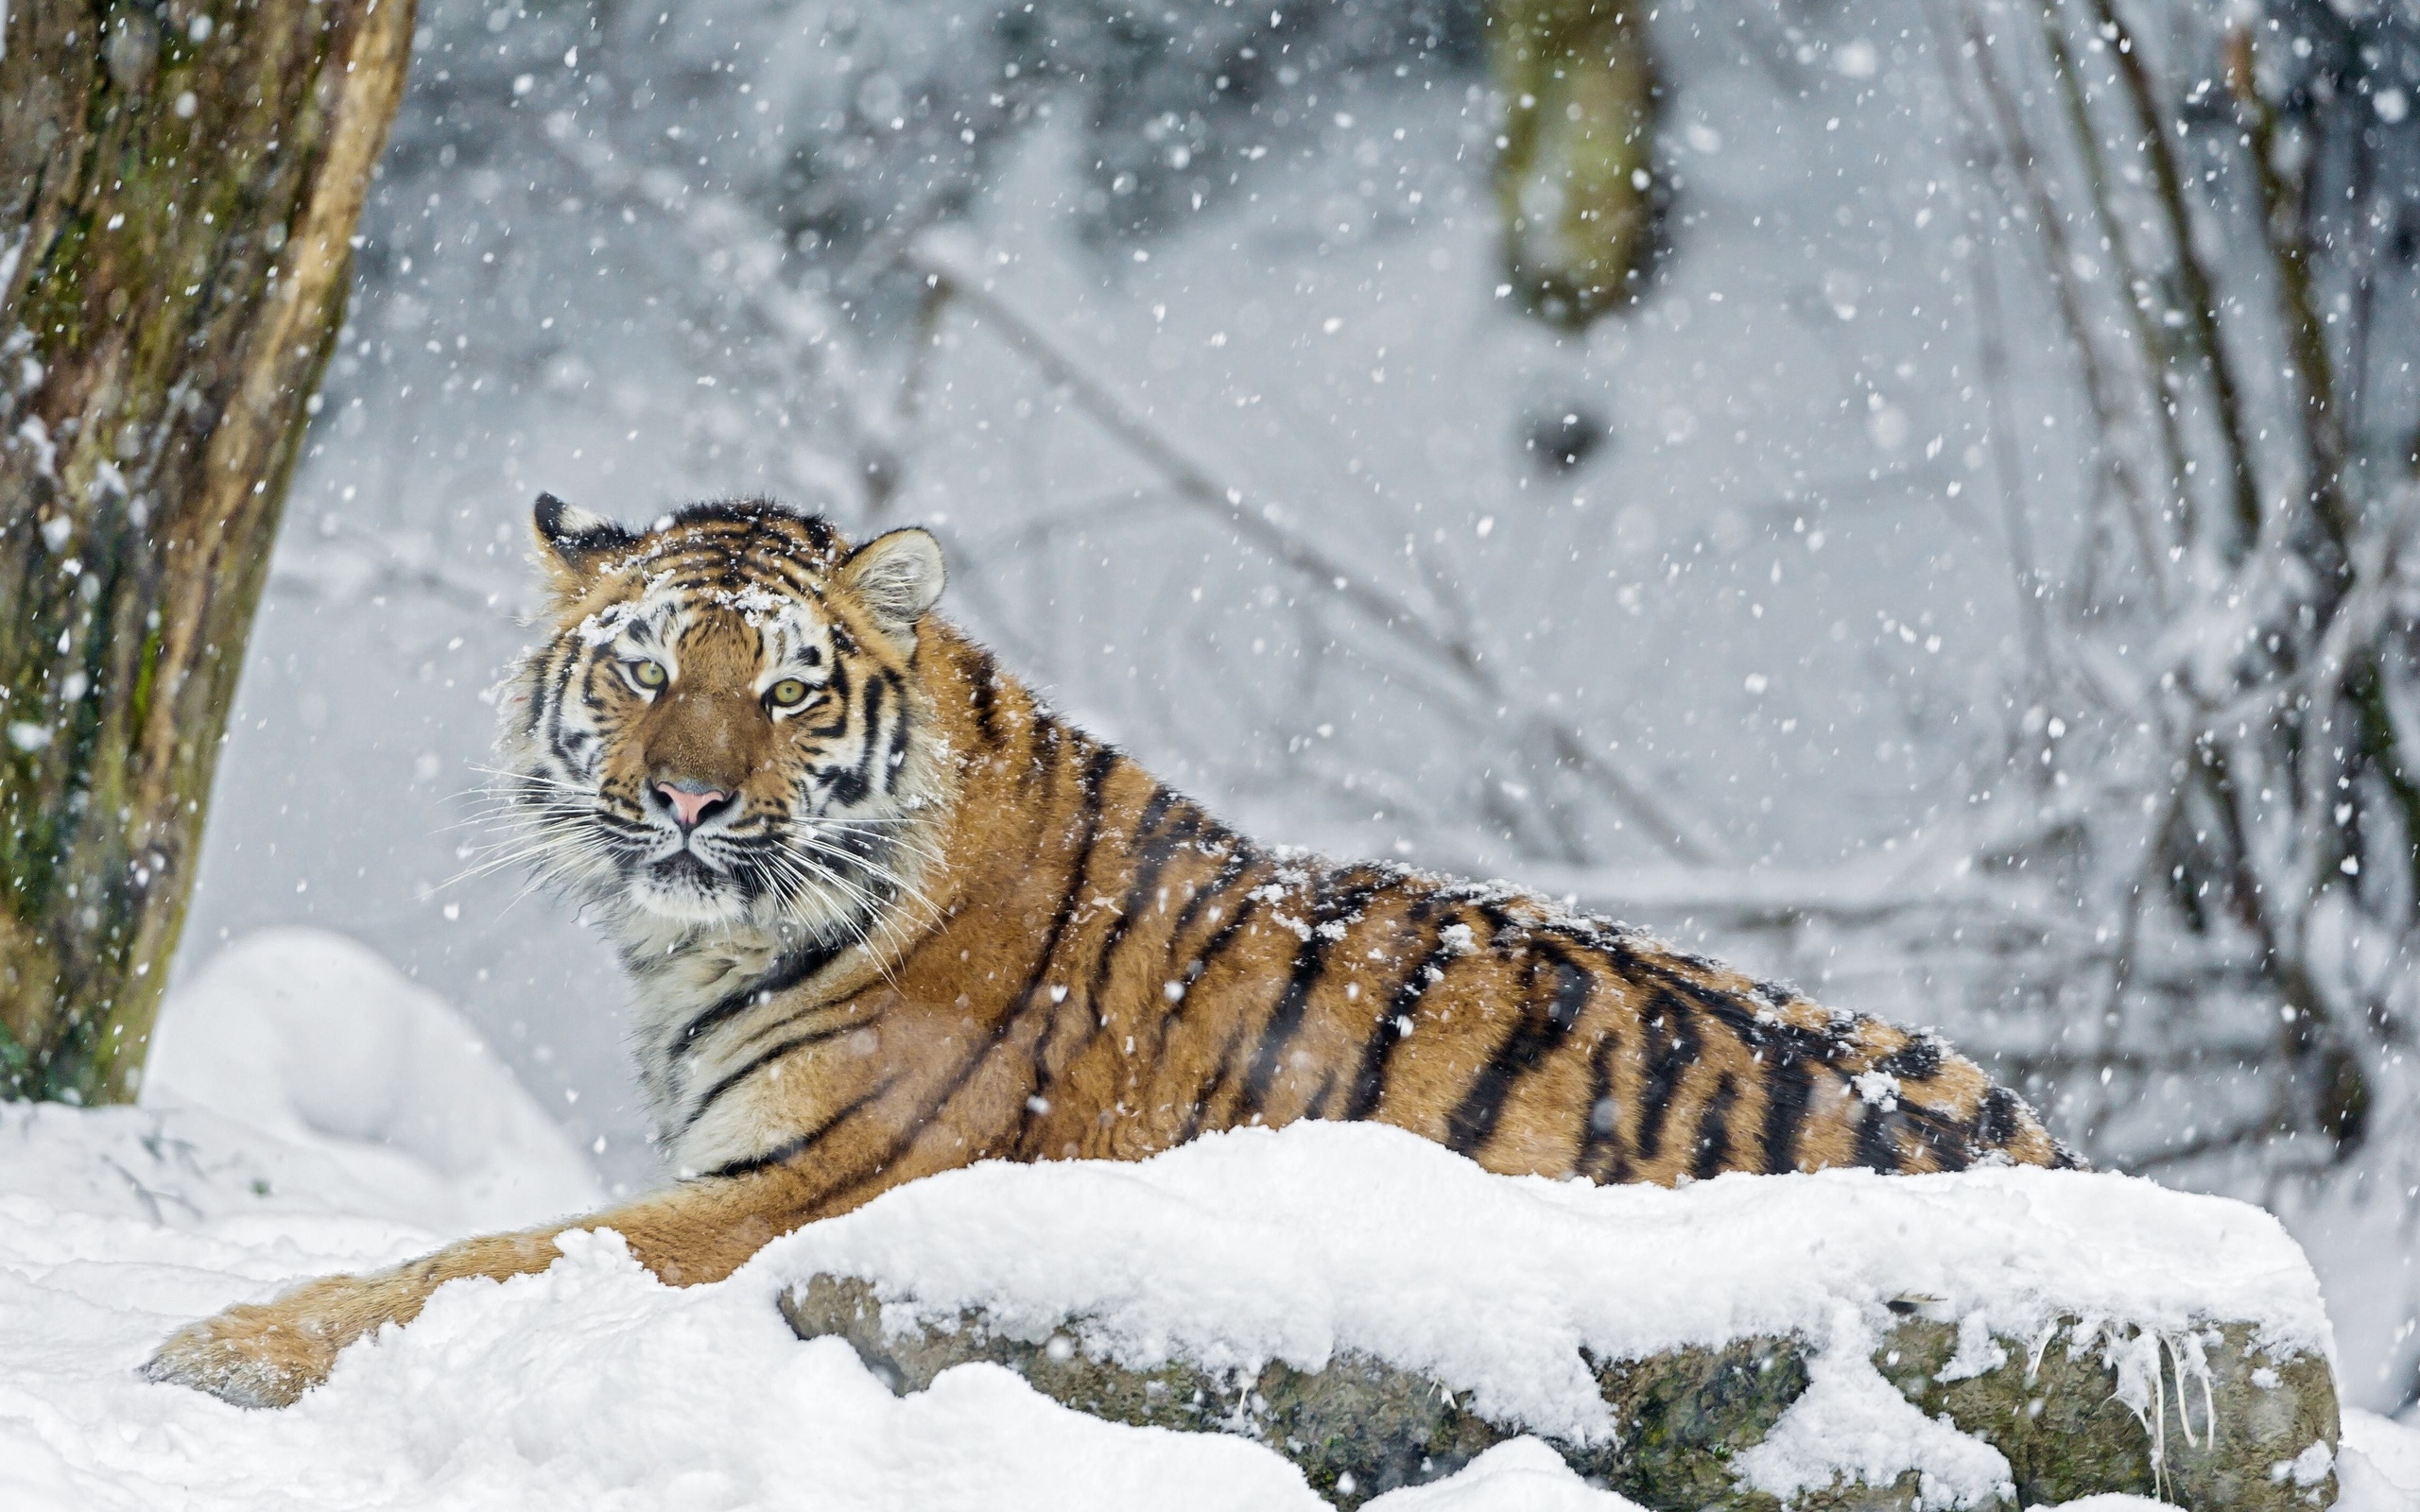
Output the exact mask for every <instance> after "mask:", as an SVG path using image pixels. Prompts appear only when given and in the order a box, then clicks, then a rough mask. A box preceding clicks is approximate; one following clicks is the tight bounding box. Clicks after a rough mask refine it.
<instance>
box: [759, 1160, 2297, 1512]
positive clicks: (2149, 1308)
mask: <svg viewBox="0 0 2420 1512" xmlns="http://www.w3.org/2000/svg"><path fill="white" fill-rule="evenodd" d="M756 1268H757V1269H762V1270H769V1271H772V1272H777V1273H787V1274H789V1275H791V1276H793V1277H795V1278H797V1279H798V1284H796V1285H794V1286H793V1287H792V1288H791V1290H790V1291H789V1292H788V1293H787V1294H786V1298H785V1308H786V1310H787V1312H788V1313H789V1314H790V1315H791V1319H792V1322H793V1324H794V1325H796V1326H797V1327H798V1328H799V1330H800V1332H802V1333H804V1334H807V1335H809V1336H821V1335H824V1334H836V1335H838V1336H841V1337H844V1338H846V1339H848V1340H849V1342H850V1343H851V1345H852V1346H853V1347H854V1348H855V1349H857V1351H858V1352H859V1354H860V1355H861V1356H863V1357H864V1358H866V1359H867V1360H868V1362H869V1363H870V1364H872V1365H873V1366H876V1367H877V1369H878V1370H880V1371H881V1372H882V1373H884V1374H885V1375H886V1376H888V1377H889V1378H890V1380H891V1381H892V1383H893V1384H894V1385H895V1386H897V1387H899V1388H901V1389H911V1390H912V1389H918V1388H921V1387H923V1386H925V1384H927V1383H929V1382H931V1381H932V1380H933V1379H934V1378H935V1376H936V1375H937V1374H938V1373H939V1372H940V1371H941V1370H942V1369H944V1368H945V1367H947V1366H953V1365H957V1364H959V1363H962V1362H970V1361H983V1362H987V1363H990V1364H994V1365H998V1366H1007V1367H1009V1368H1011V1369H1013V1370H1015V1371H1017V1372H1018V1373H1019V1374H1021V1375H1024V1376H1025V1377H1026V1378H1027V1379H1028V1380H1029V1381H1030V1382H1031V1383H1033V1384H1034V1385H1035V1387H1036V1388H1037V1389H1039V1390H1041V1391H1043V1392H1044V1393H1045V1394H1046V1395H1047V1396H1050V1397H1052V1398H1053V1399H1055V1400H1062V1401H1066V1402H1069V1403H1071V1404H1076V1405H1080V1406H1083V1407H1085V1408H1087V1410H1091V1411H1095V1412H1098V1413H1099V1414H1101V1415H1103V1416H1107V1417H1115V1418H1117V1419H1118V1420H1122V1421H1131V1422H1139V1423H1152V1424H1159V1425H1163V1426H1184V1427H1196V1426H1198V1427H1203V1428H1220V1429H1224V1430H1227V1431H1232V1432H1240V1433H1244V1434H1247V1435H1252V1436H1254V1437H1258V1438H1261V1439H1263V1440H1264V1441H1266V1442H1269V1443H1271V1445H1272V1446H1275V1447H1278V1448H1280V1449H1281V1451H1282V1452H1286V1453H1287V1454H1288V1456H1289V1457H1291V1458H1293V1459H1295V1460H1296V1461H1297V1463H1299V1464H1301V1465H1303V1467H1304V1468H1305V1471H1306V1473H1307V1474H1308V1476H1309V1478H1310V1480H1311V1482H1312V1484H1313V1485H1315V1486H1319V1487H1321V1488H1322V1490H1325V1491H1333V1492H1336V1493H1338V1494H1337V1500H1338V1501H1339V1502H1340V1503H1342V1504H1346V1505H1351V1504H1355V1503H1357V1502H1358V1501H1359V1500H1361V1499H1362V1498H1364V1497H1366V1496H1368V1495H1369V1494H1371V1493H1373V1492H1374V1491H1379V1490H1384V1489H1387V1488H1389V1487H1392V1486H1398V1485H1404V1484H1407V1483H1409V1482H1416V1481H1417V1480H1418V1479H1420V1478H1421V1477H1423V1476H1424V1475H1426V1474H1427V1473H1429V1472H1430V1471H1431V1470H1432V1469H1445V1468H1449V1467H1451V1466H1457V1465H1461V1464H1462V1463H1464V1462H1465V1461H1469V1460H1471V1459H1472V1457H1473V1456H1474V1455H1475V1454H1477V1453H1478V1452H1479V1451H1480V1450H1483V1449H1485V1448H1487V1447H1488V1446H1489V1445H1490V1444H1492V1443H1495V1441H1497V1440H1499V1439H1501V1438H1504V1437H1506V1436H1509V1435H1519V1434H1524V1433H1528V1434H1535V1435H1540V1436H1542V1437H1544V1438H1546V1439H1548V1440H1550V1441H1552V1442H1553V1443H1554V1444H1555V1445H1556V1446H1557V1447H1558V1448H1560V1449H1561V1450H1562V1451H1563V1452H1564V1457H1565V1458H1566V1459H1567V1460H1568V1462H1569V1463H1570V1465H1571V1466H1572V1467H1573V1468H1575V1469H1580V1470H1582V1471H1583V1472H1584V1473H1586V1474H1587V1475H1588V1476H1590V1477H1591V1478H1593V1479H1598V1480H1600V1481H1603V1482H1607V1483H1610V1484H1612V1485H1613V1486H1616V1487H1617V1488H1618V1489H1620V1490H1622V1491H1623V1492H1625V1493H1626V1494H1628V1495H1630V1496H1632V1497H1634V1498H1635V1499H1636V1500H1638V1501H1640V1502H1642V1503H1647V1504H1649V1505H1652V1506H1662V1507H1675V1508H1684V1507H1685V1508H1695V1507H1698V1506H1702V1505H1707V1504H1722V1505H1732V1504H1735V1503H1736V1504H1737V1505H1741V1506H1749V1505H1756V1504H1765V1505H1770V1504H1772V1503H1771V1502H1770V1501H1765V1502H1761V1503H1760V1502H1759V1501H1758V1499H1757V1497H1756V1495H1755V1493H1762V1494H1763V1495H1764V1496H1765V1497H1767V1498H1779V1499H1780V1500H1781V1501H1782V1502H1784V1503H1797V1502H1799V1501H1801V1500H1802V1499H1804V1498H1806V1497H1808V1496H1810V1495H1812V1496H1815V1497H1817V1498H1819V1499H1820V1498H1822V1497H1824V1496H1825V1495H1828V1494H1832V1493H1834V1492H1835V1491H1836V1490H1838V1489H1840V1488H1845V1487H1853V1486H1865V1487H1870V1488H1872V1490H1873V1492H1874V1493H1875V1494H1876V1495H1885V1494H1886V1493H1891V1491H1892V1488H1893V1487H1894V1486H1897V1487H1898V1488H1899V1490H1898V1493H1897V1499H1896V1501H1895V1502H1894V1503H1893V1504H1916V1505H1925V1506H1933V1507H1979V1506H1986V1505H1991V1504H1994V1503H1998V1502H2001V1501H2003V1500H2006V1499H2009V1498H2013V1497H2017V1496H2023V1497H2025V1498H2026V1499H2028V1500H2045V1501H2047V1500H2054V1499H2056V1498H2058V1497H2064V1496H2074V1495H2078V1494H2082V1493H2084V1492H2092V1491H2103V1490H2133V1489H2140V1490H2163V1491H2166V1492H2168V1493H2169V1494H2170V1496H2171V1497H2172V1498H2173V1500H2175V1501H2177V1502H2178V1503H2181V1504H2184V1505H2187V1506H2203V1505H2209V1506H2217V1505H2221V1504H2224V1505H2232V1506H2244V1507H2252V1506H2269V1507H2275V1508H2281V1509H2282V1508H2287V1507H2295V1506H2302V1505H2306V1504H2308V1505H2311V1506H2318V1505H2323V1504H2325V1501H2326V1499H2327V1497H2328V1494H2329V1491H2330V1486H2329V1485H2328V1478H2329V1475H2330V1473H2331V1471H2332V1469H2333V1465H2334V1458H2333V1455H2334V1449H2335V1443H2336V1438H2337V1436H2338V1429H2337V1414H2336V1398H2335V1392H2334V1388H2333V1384H2332V1382H2331V1379H2330V1371H2329V1368H2328V1355H2329V1351H2330V1349H2331V1339H2330V1336H2329V1332H2328V1328H2327V1321H2326V1316H2325V1312H2324V1311H2323V1309H2322V1307H2321V1303H2320V1296H2319V1288H2318V1284H2317V1282H2316V1280H2314V1279H2313V1278H2312V1275H2311V1272H2310V1268H2309V1266H2308V1263H2306V1262H2305V1261H2304V1259H2303V1257H2302V1253H2301V1251H2300V1250H2299V1249H2298V1248H2297V1247H2296V1246H2295V1245H2294V1244H2293V1242H2292V1241H2291V1240H2290V1238H2288V1237H2287V1235H2286V1233H2285V1231H2284V1229H2282V1228H2281V1227H2280V1226H2279V1225H2278V1224H2277V1222H2276V1220H2275V1219H2273V1218H2272V1217H2271V1216H2270V1215H2268V1214H2267V1213H2265V1212H2262V1211H2259V1210H2258V1209H2256V1208H2252V1207H2249V1206H2246V1205H2244V1204H2241V1203H2236V1202H2230V1201H2227V1200H2225V1199H2221V1198H2213V1197H2205V1196H2196V1195H2191V1194H2183V1193H2174V1192H2169V1191H2167V1190H2166V1189H2163V1188H2160V1187H2157V1186H2155V1185H2152V1183H2150V1182H2147V1181H2142V1180H2137V1179H2135V1178H2131V1177H2120V1176H2111V1175H2083V1174H2077V1173H2070V1172H2050V1171H2039V1170H2031V1169H2013V1168H2002V1169H1997V1170H1979V1171H1971V1172H1966V1173H1962V1174H1959V1175H1954V1176H1930V1177H1881V1176H1877V1175H1875V1174H1873V1173H1871V1172H1864V1171H1833V1172H1821V1173H1817V1174H1814V1175H1804V1176H1786V1177H1749V1176H1727V1177H1719V1178H1717V1179H1715V1180H1712V1181H1706V1182H1700V1183H1696V1184H1693V1185H1690V1186H1686V1187H1684V1188H1682V1189H1680V1190H1677V1191H1665V1190H1662V1189H1659V1188H1654V1187H1606V1188H1599V1187H1589V1186H1584V1185H1577V1184H1573V1183H1567V1182H1556V1181H1547V1180H1544V1179H1539V1178H1529V1179H1521V1180H1513V1179H1507V1178H1504V1177H1495V1176H1491V1175H1489V1174H1487V1173H1486V1172H1484V1171H1482V1170H1480V1169H1479V1168H1478V1166H1477V1165H1475V1164H1473V1163H1471V1162H1470V1161H1468V1160H1462V1159H1461V1158H1460V1157H1458V1156H1455V1155H1453V1154H1451V1153H1449V1152H1447V1151H1446V1150H1444V1149H1443V1148H1442V1147H1440V1146H1438V1145H1436V1144H1434V1143H1429V1142H1427V1141H1425V1140H1421V1139H1418V1138H1416V1137H1414V1136H1412V1135H1409V1134H1407V1133H1404V1132H1402V1131H1399V1130H1395V1129H1391V1128H1386V1127H1383V1126H1379V1125H1322V1124H1305V1125H1294V1126H1293V1127H1290V1128H1287V1129H1284V1130H1279V1131H1270V1130H1265V1129H1249V1130H1241V1131H1237V1132H1234V1133H1229V1134H1222V1135H1218V1136H1214V1137H1211V1138H1208V1139H1204V1140H1201V1141H1198V1142H1196V1143H1193V1144H1190V1145H1187V1146H1185V1147H1184V1148H1181V1149H1178V1150H1175V1151H1172V1152H1170V1153H1168V1154H1167V1155H1163V1156H1161V1157H1159V1158H1157V1159H1155V1160H1150V1161H1148V1162H1144V1163H1142V1164H1140V1165H1111V1164H1090V1163H1065V1164H1052V1165H1038V1166H1007V1165H989V1166H977V1167H974V1168H971V1169H969V1170H965V1171H960V1172H954V1173H948V1174H944V1175H942V1176H939V1177H931V1178H928V1179H926V1180H924V1181H921V1182H917V1183H914V1184H912V1185H910V1186H908V1187H904V1188H900V1189H898V1190H896V1191H894V1192H892V1193H890V1194H886V1195H885V1196H883V1197H881V1198H878V1199H876V1200H875V1201H874V1202H873V1203H870V1204H868V1205H867V1206H866V1207H864V1208H862V1209H860V1210H858V1211H856V1212H855V1213H851V1214H849V1215H846V1216H844V1217H841V1218H838V1219H835V1220H832V1221H830V1222H826V1223H822V1224H819V1225H816V1226H815V1227H813V1228H812V1229H805V1230H803V1231H801V1232H799V1233H797V1234H794V1235H792V1236H790V1237H789V1238H787V1239H786V1240H783V1241H780V1242H778V1243H777V1244H776V1245H775V1246H772V1248H771V1249H769V1251H768V1252H767V1254H766V1255H765V1257H763V1258H762V1259H761V1260H760V1261H759V1262H758V1263H757V1266H756ZM1432 1462H1433V1464H1432ZM2046 1492H2047V1493H2049V1494H2048V1495H2045V1494H2044V1493H2046Z"/></svg>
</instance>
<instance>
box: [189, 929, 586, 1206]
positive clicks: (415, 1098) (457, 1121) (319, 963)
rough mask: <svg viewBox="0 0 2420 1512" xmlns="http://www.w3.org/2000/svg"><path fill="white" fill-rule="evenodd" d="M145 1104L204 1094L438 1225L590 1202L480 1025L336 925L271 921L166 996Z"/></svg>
mask: <svg viewBox="0 0 2420 1512" xmlns="http://www.w3.org/2000/svg"><path fill="white" fill-rule="evenodd" d="M142 1101H143V1106H144V1107H146V1108H158V1109H164V1110H169V1109H194V1108H199V1109H204V1110H207V1111H209V1112H211V1113H215V1114H216V1115H218V1116H219V1117H221V1118H225V1119H230V1120H233V1121H234V1122H236V1123H238V1124H242V1125H248V1126H249V1127H251V1128H252V1129H255V1130H258V1131H260V1132H261V1133H264V1134H268V1135H270V1136H272V1137H273V1138H274V1139H275V1140H277V1141H279V1142H282V1143H285V1144H286V1145H290V1146H295V1147H298V1148H301V1149H304V1150H311V1151H316V1152H318V1153H320V1154H321V1155H323V1156H325V1157H326V1158H328V1159H329V1160H332V1161H333V1162H334V1163H335V1164H336V1165H337V1166H338V1167H339V1168H340V1169H341V1170H342V1171H344V1172H345V1173H346V1174H347V1175H348V1176H350V1177H352V1178H353V1179H354V1181H355V1182H357V1183H359V1184H360V1185H361V1186H363V1187H365V1188H367V1189H368V1190H369V1191H370V1192H372V1193H374V1194H377V1201H378V1203H379V1204H380V1206H379V1207H378V1208H376V1209H373V1210H370V1211H381V1212H384V1213H386V1214H388V1215H390V1216H393V1217H396V1218H399V1219H402V1220H404V1221H406V1222H410V1223H413V1224H416V1225H418V1226H419V1227H421V1228H423V1229H429V1230H431V1231H432V1232H437V1233H467V1232H471V1231H474V1230H479V1229H508V1228H519V1227H522V1226H524V1225H527V1224H530V1223H535V1222H538V1221H540V1220H543V1219H545V1218H550V1217H559V1216H562V1215H565V1214H569V1213H573V1212H577V1211H583V1210H587V1209H591V1208H594V1207H596V1206H597V1205H598V1203H599V1202H600V1201H602V1199H603V1192H602V1190H601V1189H600V1188H599V1186H598V1184H597V1181H596V1175H595V1173H594V1172H593V1171H592V1170H591V1168H590V1166H589V1164H588V1161H587V1160H586V1159H585V1158H583V1157H582V1156H581V1155H580V1153H579V1151H578V1150H577V1149H576V1148H574V1147H573V1145H572V1144H571V1143H570V1142H569V1141H568V1140H567V1139H566V1138H565V1137H564V1135H563V1133H562V1129H561V1128H559V1127H558V1126H557V1125H555V1123H554V1122H553V1121H552V1120H551V1119H549V1118H547V1117H546V1115H545V1113H544V1111H543V1110H542V1109H541V1108H539V1107H538V1105H537V1103H536V1102H535V1101H534V1100H533V1099H532V1098H531V1097H530V1096H529V1094H528V1093H527V1091H523V1090H522V1088H521V1086H520V1084H519V1083H518V1082H516V1081H514V1080H513V1078H512V1074H511V1073H510V1071H509V1070H507V1069H506V1068H505V1066H504V1065H503V1063H502V1062H500V1061H498V1060H497V1059H496V1058H495V1057H494V1056H493V1055H492V1054H491V1053H490V1052H489V1051H488V1049H487V1047H486V1045H485V1044H484V1043H483V1042H482V1041H481V1040H480V1038H479V1036H478V1033H477V1031H475V1030H474V1029H473V1028H472V1027H471V1025H470V1023H469V1022H468V1021H467V1020H465V1019H464V1018H463V1017H462V1016H461V1014H459V1013H458V1012H457V1011H456V1010H455V1009H454V1008H453V1007H452V1006H451V1005H448V1004H446V1003H445V1002H444V1001H443V1000H441V999H440V998H439V997H438V996H437V995H436V994H434V993H432V992H429V991H428V990H426V989H425V988H421V987H418V986H416V985H415V984H413V983H412V982H410V981H409V980H407V979H406V978H405V977H404V976H403V974H402V973H400V972H398V971H396V970H395V969H394V968H393V967H391V966H389V965H388V964H387V962H386V961H385V960H383V959H381V958H380V957H379V956H378V955H377V954H375V953H374V952H372V951H371V950H369V949H368V948H366V947H364V946H362V945H359V944H357V943H355V942H354V941H352V940H350V939H347V938H345V937H344V936H340V935H333V934H329V933H327V932H326V931H323V930H315V929H295V928H288V929H273V930H266V931H263V932H261V933H259V934H256V935H251V936H247V937H245V938H244V939H242V940H239V941H237V942H236V943H235V944H234V945H233V946H231V947H229V948H228V949H226V950H224V951H222V952H220V953H219V954H218V955H216V957H215V958H213V959H212V960H211V962H210V963H209V964H208V965H207V966H205V967H204V968H202V970H201V971H200V972H199V974H198V975H196V976H195V977H194V979H193V980H192V981H190V982H188V983H185V984H183V985H182V986H180V987H178V988H174V989H172V990H171V991H170V992H169V994H168V998H167V1001H166V1003H165V1004H164V1005H163V1006H162V1008H161V1013H160V1022H159V1026H158V1027H157V1028H156V1029H155V1030H154V1031H153V1037H152V1042H151V1053H150V1061H149V1064H148V1066H147V1068H146V1071H145V1076H144V1084H143V1097H142Z"/></svg>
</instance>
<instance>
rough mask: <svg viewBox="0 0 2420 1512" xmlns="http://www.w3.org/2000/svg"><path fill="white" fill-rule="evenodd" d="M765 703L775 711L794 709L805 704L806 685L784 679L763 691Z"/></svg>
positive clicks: (790, 679)
mask: <svg viewBox="0 0 2420 1512" xmlns="http://www.w3.org/2000/svg"><path fill="white" fill-rule="evenodd" d="M765 701H766V702H767V703H769V704H771V705H772V706H773V707H774V708H776V709H795V708H797V707H798V706H799V705H800V704H803V703H804V702H806V684H805V683H804V682H801V681H799V680H798V679H796V678H784V679H782V680H781V681H779V682H776V683H774V684H773V685H772V686H771V687H769V688H768V689H766V690H765Z"/></svg>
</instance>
